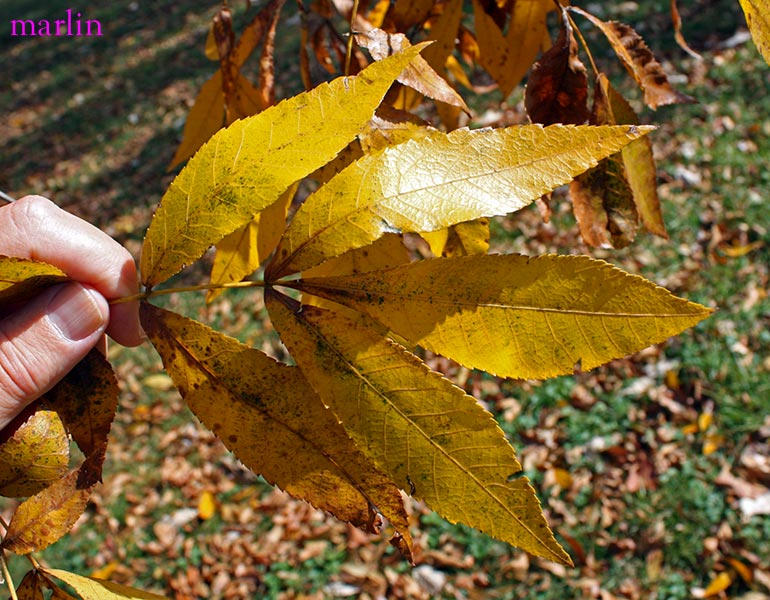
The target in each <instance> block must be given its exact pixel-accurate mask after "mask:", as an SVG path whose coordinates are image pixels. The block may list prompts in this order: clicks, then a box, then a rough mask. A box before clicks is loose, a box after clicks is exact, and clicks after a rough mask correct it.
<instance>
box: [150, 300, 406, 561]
mask: <svg viewBox="0 0 770 600" xmlns="http://www.w3.org/2000/svg"><path fill="white" fill-rule="evenodd" d="M140 314H141V319H142V326H143V327H144V330H145V331H146V332H147V335H148V336H149V337H150V340H151V341H152V343H153V345H154V346H155V348H156V349H157V350H158V353H159V354H160V355H161V358H162V359H163V364H164V366H165V367H166V370H167V371H168V372H169V374H170V375H171V377H172V378H173V380H174V382H175V383H176V385H177V386H178V388H179V391H180V393H181V394H182V396H183V397H184V399H185V401H186V402H187V404H188V406H189V407H190V409H191V410H192V411H193V413H194V414H195V415H196V416H197V417H198V418H199V419H200V420H201V422H202V423H203V424H204V425H205V426H206V427H208V428H209V429H211V431H213V432H214V434H215V435H216V436H217V437H219V438H220V439H221V440H222V442H223V443H224V444H225V446H226V447H227V448H228V449H229V450H231V451H232V452H233V453H234V454H235V455H236V456H237V457H238V458H239V459H240V460H241V461H242V462H243V463H244V464H245V465H246V466H247V467H248V468H250V469H251V470H253V471H254V472H256V473H259V474H261V475H263V476H264V477H265V478H266V479H267V480H268V481H270V482H271V483H273V484H275V485H278V486H279V487H281V488H283V489H284V490H286V491H287V492H289V493H290V494H292V495H293V496H296V497H297V498H300V499H302V500H305V501H307V502H310V503H311V504H312V505H313V506H316V507H318V508H321V509H323V510H326V511H328V512H330V513H331V514H333V515H334V516H336V517H337V518H338V519H341V520H343V521H348V522H350V523H353V524H354V525H356V526H357V527H361V528H362V529H365V530H368V531H373V530H374V529H375V528H374V522H375V519H374V518H373V515H372V514H371V507H372V506H375V507H377V508H378V509H379V510H380V511H381V512H382V514H383V515H384V516H385V517H387V518H388V520H389V521H390V522H391V523H392V524H393V526H394V527H395V529H396V530H397V531H398V533H399V534H401V535H402V536H403V537H404V538H405V540H407V544H408V545H409V546H411V538H410V537H409V526H408V520H407V516H406V512H405V510H404V506H403V501H402V498H401V495H400V493H399V491H398V488H397V487H396V486H395V485H394V484H393V483H392V482H391V481H390V480H389V479H388V478H387V477H386V476H385V474H383V473H382V472H381V471H380V470H379V469H378V468H377V467H376V466H375V465H374V464H373V463H372V462H371V461H370V460H369V459H368V458H367V457H366V456H365V455H364V454H362V453H361V451H360V450H358V449H357V448H356V447H355V445H354V444H353V442H352V441H351V440H350V438H349V437H348V436H347V434H346V433H345V430H344V429H343V428H342V426H341V425H340V424H339V423H338V421H337V418H336V417H335V415H334V414H333V413H332V412H331V411H330V410H328V409H327V408H325V407H324V405H323V404H322V403H321V400H320V399H319V398H318V396H317V395H316V394H315V393H314V392H313V390H312V388H311V387H310V385H309V384H308V383H307V381H306V380H305V378H304V377H303V375H302V373H301V372H300V370H299V369H298V368H297V367H289V366H287V365H283V364H281V363H278V362H276V361H275V360H273V359H271V358H270V357H268V356H267V355H266V354H264V353H263V352H260V351H259V350H255V349H252V348H249V347H247V346H244V345H243V344H241V343H240V342H238V341H237V340H235V339H233V338H230V337H228V336H225V335H223V334H221V333H218V332H216V331H214V330H212V329H210V328H208V327H206V326H205V325H202V324H201V323H197V322H195V321H192V320H190V319H186V318H184V317H181V316H179V315H177V314H174V313H172V312H168V311H165V310H162V309H160V308H156V307H154V306H152V305H149V304H146V303H145V304H142V307H141V312H140Z"/></svg>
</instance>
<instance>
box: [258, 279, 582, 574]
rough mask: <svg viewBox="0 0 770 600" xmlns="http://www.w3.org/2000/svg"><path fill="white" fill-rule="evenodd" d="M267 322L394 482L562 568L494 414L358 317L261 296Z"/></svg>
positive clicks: (560, 553) (562, 556)
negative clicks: (276, 331)
mask: <svg viewBox="0 0 770 600" xmlns="http://www.w3.org/2000/svg"><path fill="white" fill-rule="evenodd" d="M266 304H267V307H268V311H269V313H270V318H271V320H272V321H273V324H274V325H275V328H276V329H277V330H278V331H279V332H280V334H281V339H282V340H283V341H284V343H285V344H286V346H287V347H288V348H289V350H290V352H291V354H292V356H293V357H294V359H295V360H296V361H297V363H298V364H299V365H300V367H301V368H302V370H303V372H304V373H305V375H306V376H307V378H308V380H309V381H310V382H311V384H312V385H313V387H314V388H315V389H316V391H317V392H318V393H319V394H320V395H321V398H322V400H323V401H324V402H325V403H326V404H327V405H328V406H329V407H330V408H331V409H332V410H334V412H335V414H336V415H337V416H338V417H339V418H340V420H341V421H342V423H343V425H344V426H345V428H346V429H347V431H348V432H349V433H350V435H351V436H352V438H353V440H354V441H355V442H356V444H357V445H358V446H359V447H361V448H365V449H366V451H367V452H368V453H369V454H370V455H371V456H372V457H373V458H374V460H375V461H376V462H377V464H378V465H380V467H381V468H383V469H384V470H385V472H386V473H388V475H390V476H391V477H392V478H393V479H394V480H395V482H396V483H397V484H398V485H400V486H401V487H402V488H403V489H405V490H407V491H410V493H411V494H413V495H415V496H417V497H419V498H422V499H424V500H425V502H426V503H427V504H428V506H430V507H431V508H432V509H433V510H435V511H436V512H438V513H439V514H441V515H442V516H443V517H445V518H447V519H449V520H450V521H452V522H462V523H465V524H466V525H470V526H471V527H475V528H476V529H479V530H481V531H484V532H485V533H488V534H489V535H492V536H494V537H496V538H498V539H501V540H503V541H506V542H508V543H510V544H514V545H516V546H519V547H521V548H523V549H525V550H526V551H527V552H530V553H532V554H536V555H538V556H543V557H545V558H548V559H549V560H553V561H557V562H561V563H564V564H571V561H570V558H569V556H568V555H567V554H566V553H565V552H564V550H563V549H562V548H561V547H560V546H559V544H558V543H557V542H556V540H554V538H553V535H552V533H551V531H550V529H549V528H548V525H547V523H546V521H545V519H544V517H543V514H542V512H541V509H540V503H539V502H538V500H537V496H535V493H534V491H533V490H532V487H531V486H530V484H529V481H528V480H527V478H526V477H520V478H518V479H514V480H513V481H509V477H510V476H511V475H513V474H515V473H518V472H519V471H521V466H520V465H519V462H518V460H516V456H515V453H514V451H513V448H512V447H511V446H510V444H509V443H508V442H507V441H506V439H505V435H504V434H503V432H502V431H501V430H500V428H499V427H498V426H497V423H496V422H495V420H494V417H493V416H492V415H491V414H490V413H488V412H487V411H485V410H484V409H483V408H482V407H481V405H479V403H478V402H476V400H475V399H474V398H472V397H471V396H468V395H467V394H465V393H464V392H463V391H462V390H461V389H460V388H458V387H456V386H454V385H453V384H452V383H451V382H450V381H449V380H447V379H445V378H443V377H442V376H441V375H440V374H439V373H435V372H432V371H430V369H428V367H427V366H426V365H425V364H423V363H422V362H421V361H420V360H419V359H418V358H417V357H416V356H414V355H413V354H410V353H409V352H407V351H406V350H405V349H404V348H402V347H401V346H399V345H397V344H394V343H393V342H391V341H389V340H387V339H385V338H384V337H383V336H382V331H380V330H379V328H373V327H370V326H369V323H370V321H368V319H365V318H360V319H358V320H350V319H348V318H346V317H344V316H341V315H339V314H337V313H335V312H334V311H328V310H323V309H319V308H316V307H311V306H304V307H302V309H301V310H300V308H299V304H298V303H296V302H295V301H293V300H291V299H290V298H287V297H286V296H282V295H279V294H277V293H275V292H272V291H268V292H267V293H266Z"/></svg>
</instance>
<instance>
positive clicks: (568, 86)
mask: <svg viewBox="0 0 770 600" xmlns="http://www.w3.org/2000/svg"><path fill="white" fill-rule="evenodd" d="M524 102H525V105H526V108H527V114H528V115H529V118H530V119H531V121H532V122H533V123H542V124H543V125H551V124H553V123H564V124H570V123H571V124H573V125H582V124H583V123H585V122H586V120H587V119H588V114H589V113H588V77H587V76H586V68H585V66H584V65H583V63H582V62H580V58H579V57H578V45H577V40H576V39H575V35H574V32H573V31H572V25H571V24H570V22H569V17H568V14H567V11H566V10H562V29H561V32H560V33H559V38H558V39H557V40H556V43H555V44H554V45H553V47H552V48H551V49H550V50H548V51H547V52H546V53H545V54H543V56H542V58H541V59H540V61H539V62H538V63H537V64H536V65H535V67H534V68H533V69H532V73H530V76H529V80H528V82H527V89H526V91H525V97H524Z"/></svg>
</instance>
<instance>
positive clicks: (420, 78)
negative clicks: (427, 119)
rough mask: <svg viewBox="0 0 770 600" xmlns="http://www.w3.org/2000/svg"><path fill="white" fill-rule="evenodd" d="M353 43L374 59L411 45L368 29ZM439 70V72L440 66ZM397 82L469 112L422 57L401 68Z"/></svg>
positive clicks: (395, 35) (400, 37)
mask: <svg viewBox="0 0 770 600" xmlns="http://www.w3.org/2000/svg"><path fill="white" fill-rule="evenodd" d="M356 41H357V42H358V44H359V45H360V46H363V47H364V48H366V49H367V50H369V53H370V54H371V55H372V58H374V59H375V60H383V59H384V58H386V57H388V56H390V55H392V54H394V53H396V52H400V51H402V50H405V49H406V48H409V47H410V46H411V43H410V42H409V39H408V38H407V37H406V36H405V35H404V34H403V33H388V32H386V31H383V30H382V29H372V30H370V31H367V32H366V33H359V34H358V35H356ZM426 51H427V48H426ZM441 70H442V71H443V65H442V69H441ZM398 81H399V82H400V83H402V84H403V85H406V86H409V87H410V88H412V89H413V90H415V91H417V92H419V93H420V94H422V95H423V96H427V97H428V98H432V99H434V100H439V101H441V102H445V103H447V104H451V105H454V106H458V107H460V108H462V109H463V110H465V111H467V112H470V109H469V108H468V107H467V106H466V105H465V101H464V100H463V99H462V97H461V96H460V95H459V94H458V93H457V92H456V91H455V90H454V88H452V86H451V85H449V83H447V81H446V79H444V78H443V77H442V76H441V75H440V74H439V73H437V72H436V71H435V70H434V68H433V67H432V66H431V65H430V64H428V62H427V61H426V60H425V59H424V58H423V57H422V56H418V57H416V58H415V59H414V60H413V61H412V62H411V63H410V64H409V65H408V66H407V67H406V69H404V71H403V73H401V75H399V77H398Z"/></svg>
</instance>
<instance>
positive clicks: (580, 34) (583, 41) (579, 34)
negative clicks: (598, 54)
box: [564, 9, 599, 77]
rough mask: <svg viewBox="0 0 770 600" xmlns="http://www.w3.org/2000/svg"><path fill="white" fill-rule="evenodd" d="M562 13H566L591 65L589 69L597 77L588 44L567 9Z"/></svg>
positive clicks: (597, 70) (597, 73)
mask: <svg viewBox="0 0 770 600" xmlns="http://www.w3.org/2000/svg"><path fill="white" fill-rule="evenodd" d="M564 12H566V13H567V18H568V19H569V22H570V25H572V29H574V30H575V32H576V33H577V36H578V38H579V39H580V43H581V44H582V45H583V50H585V51H586V54H587V55H588V61H589V62H590V63H591V68H592V69H593V71H594V75H596V76H597V77H598V76H599V69H597V68H596V63H595V62H594V56H593V54H591V50H589V49H588V44H587V43H586V39H585V38H584V37H583V32H582V31H580V28H579V27H578V26H577V23H575V21H574V19H573V18H572V15H570V14H569V11H568V9H564Z"/></svg>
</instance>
